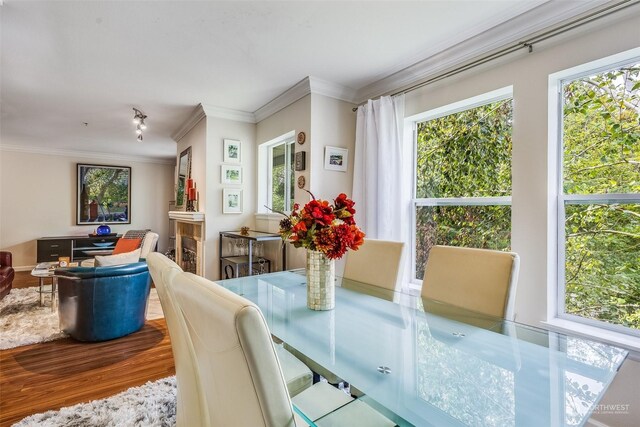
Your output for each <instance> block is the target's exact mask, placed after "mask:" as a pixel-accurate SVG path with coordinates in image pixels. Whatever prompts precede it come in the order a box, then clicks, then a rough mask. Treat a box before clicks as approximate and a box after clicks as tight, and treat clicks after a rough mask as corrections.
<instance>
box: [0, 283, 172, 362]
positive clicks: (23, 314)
mask: <svg viewBox="0 0 640 427" xmlns="http://www.w3.org/2000/svg"><path fill="white" fill-rule="evenodd" d="M39 302H40V294H39V293H38V287H31V288H23V289H11V292H10V293H9V295H7V296H6V297H4V299H3V300H2V301H0V350H6V349H9V348H14V347H20V346H23V345H28V344H35V343H39V342H45V341H53V340H57V339H60V338H64V337H66V336H67V335H66V334H65V333H63V332H61V331H60V329H59V326H58V325H59V321H58V311H57V310H56V311H53V312H52V311H51V306H50V304H51V300H50V297H46V298H45V303H46V306H44V307H40V306H39ZM162 317H164V315H163V313H162V308H161V307H160V300H159V299H158V293H157V292H156V289H155V288H151V293H150V294H149V305H148V307H147V320H151V319H158V318H162Z"/></svg>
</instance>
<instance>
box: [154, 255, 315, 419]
mask: <svg viewBox="0 0 640 427" xmlns="http://www.w3.org/2000/svg"><path fill="white" fill-rule="evenodd" d="M147 264H148V266H149V272H150V274H151V277H152V279H153V283H154V285H155V287H156V290H157V292H158V298H159V299H160V304H161V305H162V311H163V312H164V316H165V320H166V322H167V329H168V330H169V336H170V337H171V349H172V351H173V358H174V361H175V365H176V378H177V383H178V399H177V400H178V405H177V414H176V419H177V420H176V423H177V425H178V426H196V425H199V424H200V420H201V418H202V417H203V415H202V413H203V411H205V410H206V408H204V407H201V404H200V401H199V399H198V398H197V396H198V393H199V391H198V390H199V385H198V383H199V378H198V376H197V374H196V371H195V368H194V366H195V361H194V360H192V358H191V353H192V349H190V346H191V345H192V344H191V341H190V340H189V338H188V335H187V334H188V331H187V327H186V324H184V319H183V318H182V315H181V313H180V312H178V311H177V306H176V303H175V297H174V296H173V293H172V291H170V287H169V286H168V283H169V281H170V280H172V278H173V276H175V275H176V274H177V273H181V272H182V269H181V268H180V266H178V264H176V263H175V262H173V261H171V260H170V259H169V258H167V257H166V256H164V255H162V254H160V253H158V252H153V253H151V254H149V257H148V259H147ZM276 351H277V353H278V358H279V360H280V362H281V364H282V370H283V372H284V376H285V381H286V383H287V388H288V390H289V395H290V396H291V397H293V396H295V395H297V394H299V393H300V392H302V391H303V390H305V389H307V388H308V387H310V386H311V385H312V383H313V373H312V372H311V370H310V369H309V368H308V367H307V366H306V365H305V364H304V363H302V362H301V361H300V360H298V359H296V357H295V356H293V355H292V354H291V353H289V352H287V351H286V350H285V349H283V348H282V347H281V346H277V347H276Z"/></svg>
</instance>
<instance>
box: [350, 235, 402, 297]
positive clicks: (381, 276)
mask: <svg viewBox="0 0 640 427" xmlns="http://www.w3.org/2000/svg"><path fill="white" fill-rule="evenodd" d="M404 246H405V244H404V242H394V241H390V240H377V239H365V240H364V244H363V245H362V246H360V248H359V249H358V250H357V251H350V252H349V253H348V254H347V262H346V264H345V267H344V274H343V277H344V278H345V279H349V280H355V281H357V282H363V283H366V284H367V285H372V286H375V287H378V288H382V289H387V290H390V291H394V292H395V291H399V290H400V288H401V287H402V264H403V262H402V261H403V259H404ZM389 296H390V297H393V293H390V295H389Z"/></svg>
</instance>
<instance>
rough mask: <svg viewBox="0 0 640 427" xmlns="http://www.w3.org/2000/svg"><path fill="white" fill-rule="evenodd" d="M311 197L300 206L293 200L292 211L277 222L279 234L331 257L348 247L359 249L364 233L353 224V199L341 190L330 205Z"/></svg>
mask: <svg viewBox="0 0 640 427" xmlns="http://www.w3.org/2000/svg"><path fill="white" fill-rule="evenodd" d="M311 197H312V198H313V199H312V200H311V201H310V202H309V203H307V204H306V205H304V207H303V208H302V209H300V205H298V204H297V203H296V204H294V205H293V210H292V212H291V214H290V215H288V216H286V215H285V219H283V220H282V221H281V222H280V235H281V236H282V238H283V239H284V240H289V241H290V242H291V243H293V245H294V246H295V247H297V248H299V247H305V248H307V249H311V250H317V251H321V252H323V253H324V254H325V255H326V256H327V257H328V258H330V259H338V258H341V257H342V256H343V255H344V254H345V253H346V252H347V250H349V249H353V250H358V248H359V247H360V245H362V243H363V239H364V233H363V232H362V231H361V230H360V229H359V228H358V226H356V222H355V218H354V214H355V213H356V210H355V209H354V208H353V206H354V205H355V203H354V202H353V200H351V199H349V198H348V197H347V195H346V194H344V193H340V194H339V195H338V197H336V198H335V199H334V204H333V206H332V205H330V204H329V202H328V201H326V200H317V199H316V198H315V197H314V196H313V194H311ZM336 220H337V221H336ZM294 223H295V224H294Z"/></svg>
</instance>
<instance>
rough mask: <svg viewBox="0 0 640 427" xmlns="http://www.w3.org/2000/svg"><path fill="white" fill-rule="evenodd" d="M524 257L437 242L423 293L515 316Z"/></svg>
mask: <svg viewBox="0 0 640 427" xmlns="http://www.w3.org/2000/svg"><path fill="white" fill-rule="evenodd" d="M519 268H520V258H519V257H518V254H516V253H514V252H502V251H494V250H487V249H474V248H461V247H454V246H439V245H437V246H433V247H432V248H431V250H430V251H429V258H428V260H427V265H426V267H425V273H424V279H423V282H422V291H421V294H422V296H423V297H425V298H429V299H434V300H437V301H441V302H444V303H447V304H451V305H454V306H457V307H462V308H465V309H468V310H471V311H475V312H478V313H482V314H486V315H489V316H495V317H500V318H503V319H506V320H514V319H515V296H516V287H517V283H518V271H519Z"/></svg>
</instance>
